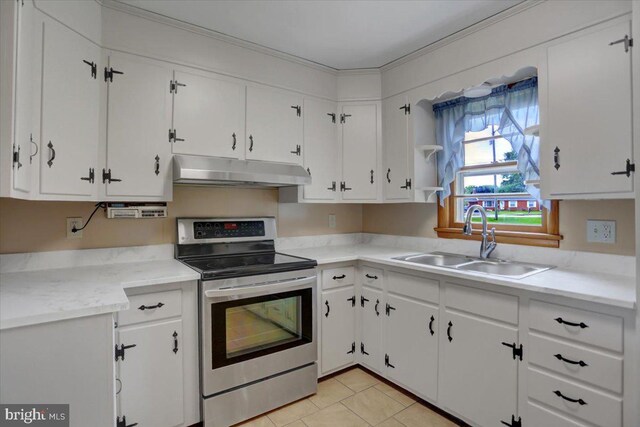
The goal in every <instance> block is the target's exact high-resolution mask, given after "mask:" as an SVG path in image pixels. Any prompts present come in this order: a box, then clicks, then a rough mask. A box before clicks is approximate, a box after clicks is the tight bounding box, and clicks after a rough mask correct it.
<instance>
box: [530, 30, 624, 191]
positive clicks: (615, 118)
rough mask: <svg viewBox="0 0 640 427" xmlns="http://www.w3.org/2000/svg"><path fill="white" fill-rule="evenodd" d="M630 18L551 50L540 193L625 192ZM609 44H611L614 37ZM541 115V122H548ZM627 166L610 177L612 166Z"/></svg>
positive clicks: (548, 51)
mask: <svg viewBox="0 0 640 427" xmlns="http://www.w3.org/2000/svg"><path fill="white" fill-rule="evenodd" d="M630 27H631V25H630V22H629V21H623V22H618V23H616V24H614V25H611V24H608V26H607V27H604V28H603V27H600V29H598V30H596V31H593V30H592V31H589V32H587V33H586V34H582V35H579V36H577V37H576V36H573V37H571V38H569V39H568V40H565V41H562V42H560V43H558V44H555V45H553V46H551V47H549V48H548V50H547V59H548V76H547V90H546V93H547V114H546V116H543V117H542V119H541V125H542V129H541V144H542V147H543V148H542V152H541V162H542V163H544V168H543V176H542V179H541V185H542V192H543V196H545V197H550V198H554V197H556V198H563V197H564V196H572V195H573V196H574V197H579V198H598V197H602V196H603V195H607V194H614V195H616V194H617V195H624V194H623V193H627V195H628V196H629V197H630V196H631V194H630V193H631V192H632V191H633V178H632V177H633V174H630V176H629V177H628V176H627V174H626V165H627V159H628V160H629V162H630V163H631V164H633V155H632V141H631V128H632V121H631V50H632V49H631V48H628V47H627V48H626V49H625V42H624V40H625V37H627V39H628V38H630V37H631V28H630ZM618 41H620V42H619V43H616V44H612V45H610V44H611V43H613V42H618ZM545 119H546V126H545ZM618 171H625V172H624V173H623V174H617V175H612V172H618Z"/></svg>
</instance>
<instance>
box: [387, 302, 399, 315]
mask: <svg viewBox="0 0 640 427" xmlns="http://www.w3.org/2000/svg"><path fill="white" fill-rule="evenodd" d="M395 309H396V308H395V307H393V306H392V305H390V304H389V303H387V305H386V307H385V309H384V312H385V313H386V314H387V316H389V315H390V314H391V310H395Z"/></svg>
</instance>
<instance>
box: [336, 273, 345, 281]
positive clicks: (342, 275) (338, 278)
mask: <svg viewBox="0 0 640 427" xmlns="http://www.w3.org/2000/svg"><path fill="white" fill-rule="evenodd" d="M345 277H347V275H346V274H341V275H340V276H333V280H342V279H344V278H345Z"/></svg>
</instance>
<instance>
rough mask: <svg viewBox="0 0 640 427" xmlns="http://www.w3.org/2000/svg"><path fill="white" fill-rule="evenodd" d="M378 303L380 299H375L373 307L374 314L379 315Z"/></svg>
mask: <svg viewBox="0 0 640 427" xmlns="http://www.w3.org/2000/svg"><path fill="white" fill-rule="evenodd" d="M379 305H380V300H379V299H376V305H375V307H373V309H374V310H375V311H376V316H380V312H379V311H378V306H379Z"/></svg>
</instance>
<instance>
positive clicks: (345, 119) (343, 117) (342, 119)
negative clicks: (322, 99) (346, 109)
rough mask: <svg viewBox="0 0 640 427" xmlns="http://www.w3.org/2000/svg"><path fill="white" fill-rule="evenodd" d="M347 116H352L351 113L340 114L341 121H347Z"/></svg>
mask: <svg viewBox="0 0 640 427" xmlns="http://www.w3.org/2000/svg"><path fill="white" fill-rule="evenodd" d="M347 117H351V114H340V123H346V122H347Z"/></svg>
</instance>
